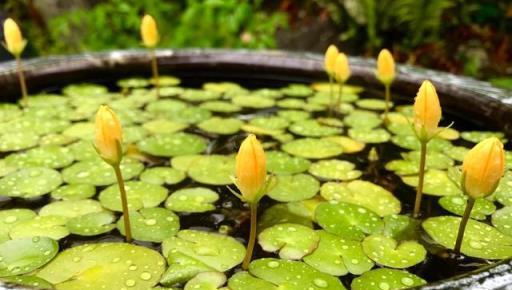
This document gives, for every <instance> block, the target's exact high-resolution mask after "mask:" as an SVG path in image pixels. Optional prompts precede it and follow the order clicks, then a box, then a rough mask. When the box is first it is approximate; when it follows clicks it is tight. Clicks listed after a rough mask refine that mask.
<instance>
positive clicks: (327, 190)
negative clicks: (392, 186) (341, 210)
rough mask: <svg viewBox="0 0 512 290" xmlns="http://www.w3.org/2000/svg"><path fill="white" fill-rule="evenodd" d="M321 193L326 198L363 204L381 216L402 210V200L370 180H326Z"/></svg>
mask: <svg viewBox="0 0 512 290" xmlns="http://www.w3.org/2000/svg"><path fill="white" fill-rule="evenodd" d="M320 194H321V195H322V197H323V198H325V199H326V200H332V201H341V202H348V203H351V204H356V205H359V206H363V207H365V208H367V209H370V210H371V211H373V212H375V213H376V214H378V215H380V216H386V215H390V214H397V213H399V212H400V201H399V200H398V199H397V198H396V197H395V196H394V195H393V194H392V193H391V192H389V191H387V190H386V189H384V188H382V187H381V186H379V185H376V184H373V183H371V182H368V181H363V180H354V181H351V182H349V183H335V182H326V183H324V184H323V185H322V188H321V190H320Z"/></svg>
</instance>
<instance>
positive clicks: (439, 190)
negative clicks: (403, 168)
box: [402, 169, 462, 196]
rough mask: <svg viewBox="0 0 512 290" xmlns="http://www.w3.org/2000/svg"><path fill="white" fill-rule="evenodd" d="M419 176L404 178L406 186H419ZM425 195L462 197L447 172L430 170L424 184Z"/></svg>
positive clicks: (426, 174)
mask: <svg viewBox="0 0 512 290" xmlns="http://www.w3.org/2000/svg"><path fill="white" fill-rule="evenodd" d="M418 179H419V178H418V176H417V175H415V176H402V180H403V181H404V183H405V184H407V185H409V186H412V187H416V186H418ZM423 193H424V194H428V195H434V196H444V195H462V191H461V190H460V189H459V188H458V187H457V185H456V184H455V183H454V182H453V181H452V180H451V179H450V178H449V177H448V174H447V173H446V171H442V170H437V169H430V170H427V171H426V172H425V183H424V184H423Z"/></svg>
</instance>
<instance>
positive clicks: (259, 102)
mask: <svg viewBox="0 0 512 290" xmlns="http://www.w3.org/2000/svg"><path fill="white" fill-rule="evenodd" d="M232 102H233V104H235V105H238V106H241V107H244V108H251V109H264V108H270V107H273V106H274V104H275V102H274V100H272V99H268V98H261V97H259V96H253V95H242V96H236V97H234V98H233V99H232Z"/></svg>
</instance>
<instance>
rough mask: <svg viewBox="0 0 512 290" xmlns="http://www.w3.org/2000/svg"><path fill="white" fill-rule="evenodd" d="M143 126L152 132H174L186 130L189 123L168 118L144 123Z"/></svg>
mask: <svg viewBox="0 0 512 290" xmlns="http://www.w3.org/2000/svg"><path fill="white" fill-rule="evenodd" d="M142 127H143V128H144V129H146V130H147V131H148V132H150V133H152V134H172V133H176V132H179V131H182V130H184V129H185V128H187V127H188V125H187V124H183V123H178V122H174V121H170V120H166V119H156V120H152V121H149V122H146V123H144V124H143V125H142Z"/></svg>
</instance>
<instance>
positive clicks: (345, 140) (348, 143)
mask: <svg viewBox="0 0 512 290" xmlns="http://www.w3.org/2000/svg"><path fill="white" fill-rule="evenodd" d="M322 139H324V140H327V141H331V142H334V143H336V144H339V145H340V146H341V148H343V153H348V154H350V153H357V152H361V151H363V149H364V147H365V144H364V143H363V142H359V141H356V140H354V139H351V138H349V137H346V136H330V137H324V138H322Z"/></svg>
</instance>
